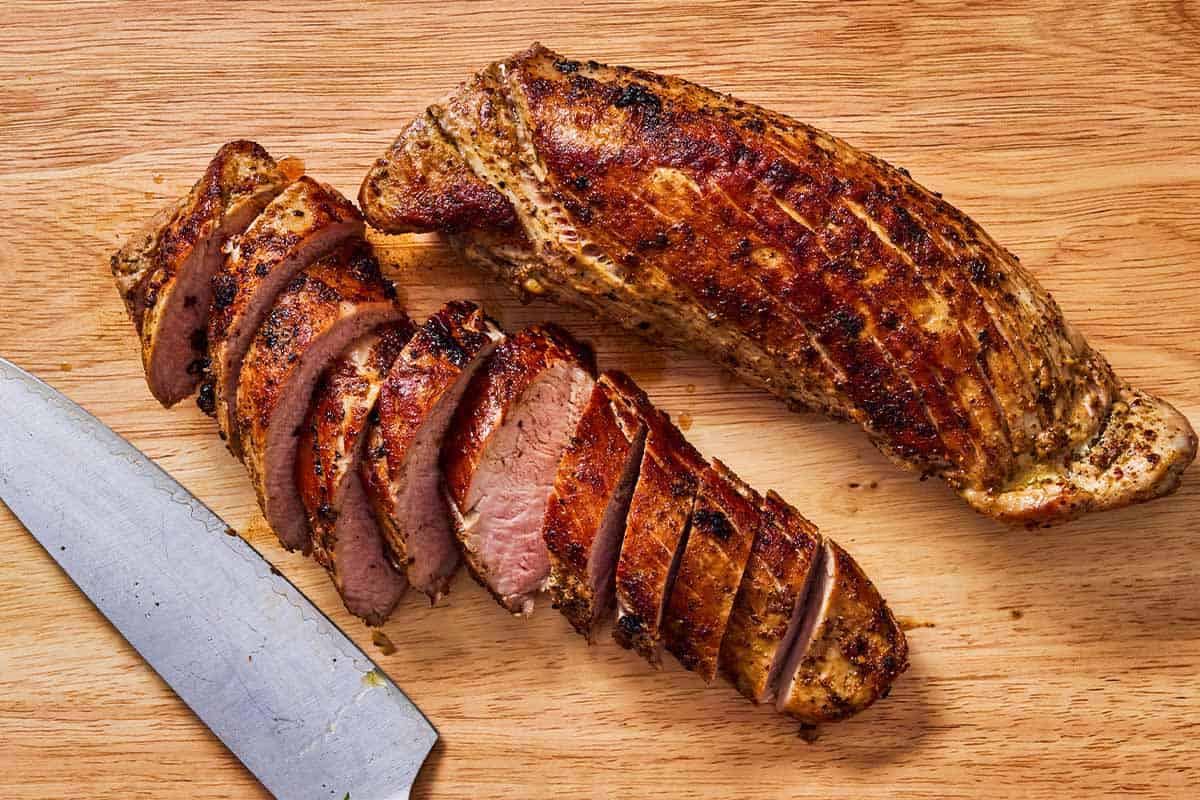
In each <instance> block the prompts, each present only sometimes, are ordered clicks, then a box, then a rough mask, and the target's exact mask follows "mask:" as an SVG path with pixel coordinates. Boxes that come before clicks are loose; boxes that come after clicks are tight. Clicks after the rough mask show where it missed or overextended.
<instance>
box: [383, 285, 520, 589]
mask: <svg viewBox="0 0 1200 800" xmlns="http://www.w3.org/2000/svg"><path fill="white" fill-rule="evenodd" d="M498 331H499V326H498V325H497V324H496V322H495V321H494V320H492V319H491V318H489V317H488V316H487V315H486V314H484V313H483V310H482V309H480V308H479V306H477V305H475V304H474V303H470V302H467V301H462V300H455V301H451V302H449V303H447V304H446V305H444V306H442V307H441V308H440V309H438V310H437V311H436V312H435V313H434V314H433V315H432V316H430V317H429V319H427V320H426V321H425V322H424V324H422V325H421V326H420V327H419V328H418V329H417V331H416V333H415V334H413V337H412V339H411V340H409V342H408V344H407V345H406V346H405V347H404V349H403V350H402V351H401V353H400V356H399V357H398V358H397V359H396V361H395V363H394V364H393V365H392V369H391V370H390V371H389V372H388V375H387V379H386V380H385V381H384V384H383V388H382V389H381V390H380V392H379V402H378V406H377V408H378V412H379V413H378V416H379V425H378V444H377V445H373V446H372V447H371V452H370V458H369V459H368V460H367V461H366V462H364V469H363V479H364V484H365V488H366V489H367V493H368V495H369V496H370V497H371V502H372V506H373V507H374V508H375V509H376V515H377V516H378V517H379V522H380V527H381V528H382V529H383V531H384V535H385V538H386V539H387V542H388V547H389V548H390V549H391V551H392V555H393V558H394V560H395V563H397V564H399V565H406V564H408V563H409V562H410V560H411V557H410V556H409V553H408V547H407V533H406V532H405V531H402V530H400V529H399V528H398V526H397V525H396V522H395V513H394V511H395V509H394V508H393V501H392V498H393V489H392V485H393V481H395V480H396V479H397V478H398V477H399V475H400V472H401V468H402V466H403V464H404V460H405V458H407V456H408V450H409V448H410V447H411V445H412V443H413V441H414V440H415V439H416V436H417V432H418V431H419V430H420V428H421V425H422V424H423V423H424V422H425V419H426V417H428V416H429V414H430V412H431V411H432V410H433V409H434V407H436V406H437V404H438V402H439V401H440V400H441V399H442V396H443V395H444V394H445V393H446V392H447V391H448V390H449V389H450V388H451V387H452V386H453V385H454V383H455V382H456V381H457V380H458V379H459V376H460V375H461V374H462V371H463V368H464V367H466V365H467V364H468V363H470V362H471V361H472V360H473V359H474V358H475V356H476V355H477V354H478V353H479V351H480V350H482V349H483V348H484V347H486V346H488V345H489V344H491V343H492V342H493V341H494V340H495V338H494V337H495V336H497V335H498ZM380 451H382V453H383V458H384V461H385V463H386V467H387V478H386V481H385V480H383V479H382V478H383V475H382V467H381V466H380V464H379V457H378V455H377V454H378V453H379V452H380ZM449 578H450V576H445V580H444V581H443V582H442V585H439V586H437V587H434V588H433V589H432V591H431V596H435V597H436V596H438V595H440V594H443V593H444V592H445V589H446V586H445V584H447V583H448V582H449Z"/></svg>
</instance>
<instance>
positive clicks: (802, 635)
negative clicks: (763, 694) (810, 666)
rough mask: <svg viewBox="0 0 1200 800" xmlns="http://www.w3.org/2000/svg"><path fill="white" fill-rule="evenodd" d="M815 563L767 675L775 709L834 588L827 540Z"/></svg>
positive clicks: (791, 681) (787, 692) (787, 690)
mask: <svg viewBox="0 0 1200 800" xmlns="http://www.w3.org/2000/svg"><path fill="white" fill-rule="evenodd" d="M817 562H818V563H816V564H814V565H813V568H812V569H811V570H810V571H809V575H808V583H807V587H806V589H807V591H805V592H801V593H800V600H799V601H798V603H797V605H798V609H797V610H796V611H793V613H792V618H791V620H790V621H789V622H788V631H787V634H786V635H785V644H783V645H781V646H780V647H779V650H778V651H777V654H776V661H775V664H774V665H772V667H771V672H770V675H769V676H768V677H767V697H772V696H773V697H775V699H776V707H777V708H779V710H783V704H784V703H785V702H786V701H787V698H788V695H790V694H791V692H792V685H793V684H794V683H795V680H796V671H797V670H798V669H799V667H800V663H801V662H802V661H803V660H804V656H805V655H806V654H807V652H808V648H809V645H811V644H812V639H813V634H814V633H816V630H817V625H818V624H819V623H820V622H821V620H822V619H824V618H825V615H826V614H827V613H828V610H829V600H830V597H831V596H832V594H833V587H834V581H833V570H834V561H833V559H832V558H830V555H829V544H828V543H826V544H825V546H824V547H822V548H821V551H820V552H819V553H818V554H817ZM780 654H786V656H783V655H780ZM765 699H766V698H764V700H765Z"/></svg>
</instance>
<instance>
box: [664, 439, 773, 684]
mask: <svg viewBox="0 0 1200 800" xmlns="http://www.w3.org/2000/svg"><path fill="white" fill-rule="evenodd" d="M761 505H762V498H761V497H760V496H759V495H758V493H757V492H755V491H754V490H753V489H751V488H750V487H749V486H747V485H746V484H744V483H743V482H742V481H741V479H740V478H738V477H737V476H736V475H734V474H733V472H732V471H731V470H730V469H729V468H728V467H726V466H725V465H724V464H722V463H721V462H720V461H718V460H717V459H713V462H712V466H711V467H709V468H708V469H706V470H704V472H703V473H701V475H700V486H699V489H698V491H697V493H696V502H695V506H694V507H693V509H692V518H691V531H690V533H689V534H688V539H687V544H686V546H685V548H684V552H683V556H682V557H681V559H680V562H679V572H678V574H677V576H676V578H675V585H674V586H673V587H672V589H671V596H670V599H669V600H668V601H667V609H666V613H665V614H664V615H663V624H662V630H663V642H664V644H665V645H666V648H667V650H668V651H669V652H670V653H671V654H672V655H674V656H675V657H676V658H677V659H679V663H680V664H682V665H683V666H684V667H685V668H686V669H689V670H693V671H695V672H696V673H698V674H699V675H700V676H701V677H702V678H704V680H705V681H711V680H712V679H713V676H714V675H716V673H717V658H718V655H719V653H720V650H721V639H722V637H724V635H725V629H726V627H727V625H728V623H729V615H730V613H732V611H733V601H734V599H735V598H736V597H737V593H738V587H739V586H740V585H741V582H742V574H743V573H744V572H745V571H746V563H747V561H748V560H749V558H750V548H751V545H752V544H753V543H754V538H755V536H756V534H757V533H758V530H759V528H760V527H761V526H762V515H761V513H760V512H759V508H760V507H761Z"/></svg>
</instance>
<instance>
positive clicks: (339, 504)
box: [296, 320, 413, 625]
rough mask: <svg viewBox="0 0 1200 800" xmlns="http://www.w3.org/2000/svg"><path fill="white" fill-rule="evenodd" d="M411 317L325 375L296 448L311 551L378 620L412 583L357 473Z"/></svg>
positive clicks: (370, 338)
mask: <svg viewBox="0 0 1200 800" xmlns="http://www.w3.org/2000/svg"><path fill="white" fill-rule="evenodd" d="M412 331H413V327H412V324H411V323H410V322H408V321H407V320H404V321H400V322H395V323H391V324H389V325H385V326H383V327H382V328H380V329H378V330H375V331H372V332H371V333H369V334H367V335H366V336H363V337H362V338H360V339H359V340H358V341H356V342H354V343H353V344H352V345H351V346H350V347H349V348H348V349H347V350H346V352H345V353H343V354H342V355H341V357H339V358H338V359H337V361H335V362H334V364H333V366H331V367H330V368H329V369H328V370H326V372H325V374H324V375H323V376H322V377H321V380H320V382H319V383H318V385H317V388H316V391H315V393H314V395H313V402H312V406H311V408H310V409H309V412H308V418H307V419H306V420H305V422H304V427H303V429H302V431H301V434H300V442H299V444H298V445H297V448H296V486H297V488H298V489H299V491H300V499H301V501H302V502H303V503H304V510H305V512H306V514H307V516H308V523H309V526H310V527H311V529H312V547H313V556H314V557H315V558H316V559H317V561H318V562H320V563H321V565H322V566H324V567H325V569H326V570H328V571H329V574H330V577H331V578H332V579H333V583H334V585H335V586H336V587H337V590H338V593H339V594H341V596H342V602H343V603H345V605H346V608H347V610H349V611H350V613H352V614H355V615H356V616H359V617H361V618H362V619H364V620H365V621H366V622H367V624H369V625H379V624H381V623H382V622H383V621H384V620H385V619H386V618H387V616H388V615H389V614H390V613H391V611H392V609H393V608H394V607H395V605H396V603H397V602H398V601H399V600H400V597H401V596H402V595H403V593H404V590H405V589H407V588H408V580H407V579H406V578H405V577H404V575H403V574H402V573H401V572H399V571H398V570H396V569H395V568H394V567H393V566H392V564H391V562H390V560H389V558H388V555H387V548H386V546H385V544H384V542H383V534H382V533H381V532H380V530H379V527H378V525H377V524H376V523H375V519H374V517H373V516H372V515H371V512H370V508H369V504H368V501H367V496H366V494H365V492H364V491H363V487H362V484H361V481H360V479H359V476H358V466H359V463H360V461H361V457H362V451H363V446H364V443H365V441H366V428H367V423H368V419H369V417H370V415H371V413H372V411H373V410H374V408H375V402H376V400H377V399H378V397H379V389H380V387H381V386H382V385H383V379H384V377H385V376H386V375H387V371H388V369H389V368H390V367H391V365H392V363H393V362H394V361H395V360H396V357H397V356H398V355H399V353H400V350H401V348H403V347H404V344H405V342H407V341H408V339H409V338H410V337H411V336H412Z"/></svg>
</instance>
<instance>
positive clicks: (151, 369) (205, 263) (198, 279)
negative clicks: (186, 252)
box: [146, 194, 271, 406]
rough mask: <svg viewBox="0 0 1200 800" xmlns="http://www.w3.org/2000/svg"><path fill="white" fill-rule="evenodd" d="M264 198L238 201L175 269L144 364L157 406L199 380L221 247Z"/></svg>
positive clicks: (189, 390)
mask: <svg viewBox="0 0 1200 800" xmlns="http://www.w3.org/2000/svg"><path fill="white" fill-rule="evenodd" d="M270 199H271V197H270V196H269V195H266V194H264V196H263V198H262V202H261V203H243V204H241V205H239V206H238V207H237V208H236V209H235V210H233V211H230V212H229V214H228V215H226V217H225V219H224V220H223V221H222V222H221V224H220V225H219V226H218V227H217V230H216V231H215V232H214V233H213V234H212V235H211V236H210V237H209V238H208V239H206V240H205V241H204V242H202V243H199V244H197V245H196V248H195V249H194V250H193V251H192V254H191V255H190V256H189V257H188V258H187V260H186V261H184V263H183V264H182V265H180V267H179V270H178V271H177V272H176V274H175V285H174V287H173V288H172V290H171V292H170V294H169V296H168V297H167V298H166V299H165V300H163V301H162V302H165V303H167V307H166V308H165V309H163V311H162V314H161V315H160V316H159V324H158V331H157V332H156V333H155V339H154V347H153V350H152V352H151V356H150V363H149V364H147V365H146V372H147V376H146V377H147V381H148V382H149V384H150V387H151V389H152V390H153V391H154V393H155V396H156V397H157V398H158V399H159V400H161V401H162V402H163V404H165V405H168V406H170V405H174V404H175V403H178V402H179V401H180V400H182V399H184V398H185V397H187V396H188V395H190V394H191V393H192V390H194V389H195V388H196V384H197V383H199V381H200V373H201V371H202V365H203V358H204V353H205V341H204V332H205V327H206V326H207V323H208V313H209V308H210V307H211V306H212V298H213V290H212V278H213V275H215V274H216V272H217V270H218V269H219V268H220V266H221V264H222V263H223V261H224V260H225V255H224V253H223V252H222V248H223V247H224V245H225V241H226V240H227V239H228V238H229V237H230V236H234V235H237V234H239V233H241V232H242V231H244V230H245V229H246V227H247V226H248V225H249V224H250V221H251V220H253V219H254V218H255V217H256V216H258V213H259V212H260V211H262V209H263V207H264V206H265V205H266V204H267V202H268V201H269V200H270ZM251 333H253V331H251Z"/></svg>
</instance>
